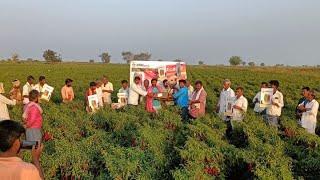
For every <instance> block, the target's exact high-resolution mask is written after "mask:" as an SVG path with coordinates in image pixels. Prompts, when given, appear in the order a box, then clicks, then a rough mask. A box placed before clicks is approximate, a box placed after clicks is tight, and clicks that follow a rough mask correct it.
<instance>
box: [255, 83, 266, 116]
mask: <svg viewBox="0 0 320 180" xmlns="http://www.w3.org/2000/svg"><path fill="white" fill-rule="evenodd" d="M267 87H268V83H266V82H262V83H261V85H260V91H259V92H258V93H257V94H256V96H255V97H254V98H253V104H254V109H253V111H254V112H255V113H257V114H264V113H265V109H266V108H265V107H261V106H260V102H261V89H262V88H267Z"/></svg>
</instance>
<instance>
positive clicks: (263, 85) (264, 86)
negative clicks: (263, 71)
mask: <svg viewBox="0 0 320 180" xmlns="http://www.w3.org/2000/svg"><path fill="white" fill-rule="evenodd" d="M260 88H268V83H267V82H262V83H261V85H260Z"/></svg>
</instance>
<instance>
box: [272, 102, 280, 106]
mask: <svg viewBox="0 0 320 180" xmlns="http://www.w3.org/2000/svg"><path fill="white" fill-rule="evenodd" d="M271 103H272V105H274V106H277V107H279V104H278V103H275V102H273V101H271Z"/></svg>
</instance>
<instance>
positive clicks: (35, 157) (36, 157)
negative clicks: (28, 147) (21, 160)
mask: <svg viewBox="0 0 320 180" xmlns="http://www.w3.org/2000/svg"><path fill="white" fill-rule="evenodd" d="M43 148H44V146H43V144H40V142H39V144H38V147H37V149H36V147H35V146H33V147H32V151H31V154H32V161H33V163H39V162H40V157H41V153H42V151H43Z"/></svg>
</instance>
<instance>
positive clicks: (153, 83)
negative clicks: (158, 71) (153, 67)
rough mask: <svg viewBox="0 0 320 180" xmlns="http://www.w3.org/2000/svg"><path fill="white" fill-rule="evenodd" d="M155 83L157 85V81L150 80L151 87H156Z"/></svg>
mask: <svg viewBox="0 0 320 180" xmlns="http://www.w3.org/2000/svg"><path fill="white" fill-rule="evenodd" d="M157 83H158V80H157V79H151V85H152V86H153V87H156V86H157Z"/></svg>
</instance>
